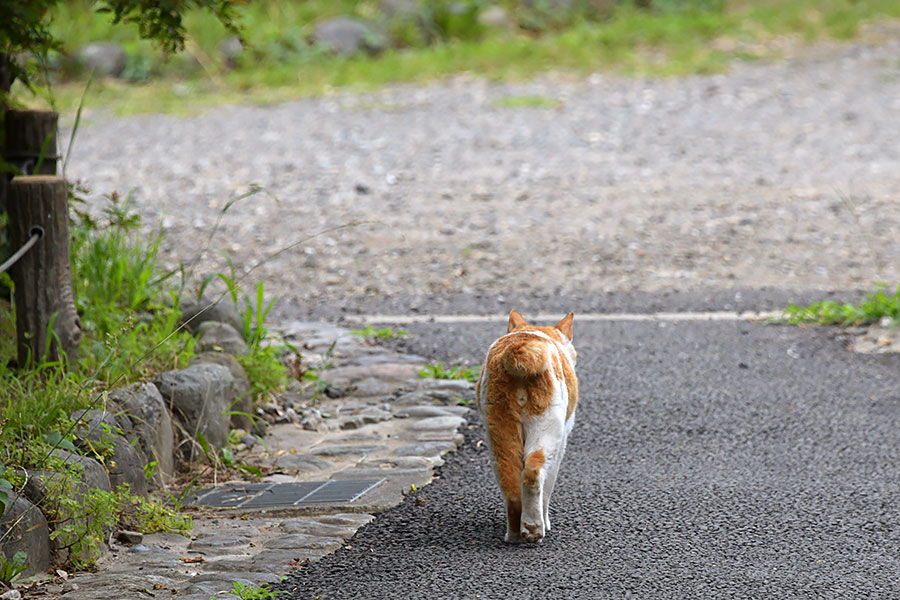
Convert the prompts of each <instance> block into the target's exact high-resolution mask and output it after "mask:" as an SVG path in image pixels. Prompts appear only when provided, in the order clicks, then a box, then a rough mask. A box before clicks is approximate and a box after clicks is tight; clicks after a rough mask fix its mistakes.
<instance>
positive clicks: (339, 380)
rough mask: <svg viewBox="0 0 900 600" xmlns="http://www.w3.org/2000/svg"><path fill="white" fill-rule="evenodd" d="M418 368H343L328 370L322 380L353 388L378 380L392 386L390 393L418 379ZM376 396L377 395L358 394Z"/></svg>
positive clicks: (387, 365) (388, 365) (402, 365)
mask: <svg viewBox="0 0 900 600" xmlns="http://www.w3.org/2000/svg"><path fill="white" fill-rule="evenodd" d="M418 372H419V367H418V366H417V365H413V364H405V363H399V364H398V363H378V364H374V365H359V366H345V367H336V368H334V369H329V370H328V371H326V372H325V374H324V378H325V379H326V380H328V382H329V383H332V384H335V385H339V386H353V385H355V384H357V383H359V382H360V381H363V380H367V379H378V380H381V381H384V382H386V383H389V384H391V385H392V387H391V391H393V389H394V388H395V387H397V386H400V385H404V384H406V383H407V382H409V381H410V380H415V379H416V378H417V377H418ZM358 395H366V396H369V395H371V396H376V395H378V394H358Z"/></svg>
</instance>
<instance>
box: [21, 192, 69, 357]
mask: <svg viewBox="0 0 900 600" xmlns="http://www.w3.org/2000/svg"><path fill="white" fill-rule="evenodd" d="M8 192H9V193H8V197H7V202H8V209H9V228H8V230H9V241H10V246H11V247H12V249H13V250H14V251H15V250H18V249H19V248H20V247H21V246H22V245H23V244H25V242H27V241H28V240H29V239H30V238H31V235H32V232H33V231H35V229H36V228H41V229H42V230H43V237H41V239H40V241H38V242H37V244H35V245H34V246H33V247H32V248H31V250H29V251H28V252H27V253H26V254H25V256H23V257H22V258H21V259H20V260H19V261H18V262H17V263H16V264H15V265H14V266H13V267H12V268H11V269H10V275H11V276H12V279H13V282H14V283H15V301H16V337H17V340H18V359H19V367H25V366H27V363H28V360H29V358H31V359H33V360H42V359H49V360H59V359H60V358H61V357H62V354H61V353H60V346H61V350H62V353H64V354H65V356H66V358H68V361H69V362H70V363H73V362H74V361H75V359H76V356H77V350H78V343H79V342H80V341H81V322H80V321H79V319H78V313H77V312H76V311H75V300H74V296H73V294H72V268H71V264H70V263H69V210H68V205H67V198H68V194H67V189H66V183H65V181H64V180H63V178H62V177H56V176H47V175H36V176H23V177H16V178H15V179H13V180H12V182H10V184H9V190H8ZM51 321H52V322H53V332H54V333H55V337H54V338H53V340H52V343H51V345H50V353H49V355H48V356H45V355H44V349H45V344H46V341H47V332H48V329H49V326H50V323H51Z"/></svg>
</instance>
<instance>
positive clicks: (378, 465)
mask: <svg viewBox="0 0 900 600" xmlns="http://www.w3.org/2000/svg"><path fill="white" fill-rule="evenodd" d="M438 443H441V444H444V443H446V442H438ZM431 456H437V454H431ZM437 462H440V461H436V460H434V458H429V457H428V455H425V454H421V455H420V454H417V455H413V456H386V457H384V458H375V459H372V460H363V461H360V462H358V463H357V464H356V466H357V468H360V469H381V470H384V471H387V470H389V469H427V468H430V467H432V466H434V465H435V463H437Z"/></svg>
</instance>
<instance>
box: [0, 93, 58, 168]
mask: <svg viewBox="0 0 900 600" xmlns="http://www.w3.org/2000/svg"><path fill="white" fill-rule="evenodd" d="M4 121H5V122H4V131H5V136H6V139H5V140H4V144H3V159H4V160H5V161H6V162H8V163H10V164H11V165H13V166H14V167H16V168H17V169H19V170H20V171H21V172H22V174H23V175H56V162H57V160H58V159H59V152H58V150H57V140H56V130H57V125H58V123H59V113H56V112H53V111H51V110H12V109H10V110H8V111H6V116H5V117H4Z"/></svg>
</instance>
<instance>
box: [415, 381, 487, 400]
mask: <svg viewBox="0 0 900 600" xmlns="http://www.w3.org/2000/svg"><path fill="white" fill-rule="evenodd" d="M419 389H420V390H428V391H430V392H444V393H445V395H450V394H455V395H456V396H457V397H458V396H466V397H468V396H471V392H472V390H474V389H475V384H474V383H472V382H471V381H469V380H467V379H420V380H419ZM434 397H435V398H440V397H442V396H441V395H438V394H435V396H434Z"/></svg>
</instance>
